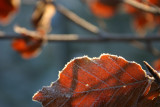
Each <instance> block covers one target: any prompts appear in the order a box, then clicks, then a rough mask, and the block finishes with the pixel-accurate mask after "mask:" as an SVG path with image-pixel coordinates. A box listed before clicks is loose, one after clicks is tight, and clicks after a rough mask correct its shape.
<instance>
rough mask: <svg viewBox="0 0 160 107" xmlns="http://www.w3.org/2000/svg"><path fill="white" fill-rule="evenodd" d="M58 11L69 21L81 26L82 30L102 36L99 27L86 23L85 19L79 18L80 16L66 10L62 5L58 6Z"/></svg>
mask: <svg viewBox="0 0 160 107" xmlns="http://www.w3.org/2000/svg"><path fill="white" fill-rule="evenodd" d="M56 9H57V10H58V11H59V12H60V13H61V14H63V15H64V16H66V17H67V18H68V19H70V20H71V21H73V22H74V23H76V24H77V25H79V26H81V27H82V28H84V29H86V30H88V31H90V32H91V33H94V34H100V29H99V28H98V27H97V26H95V25H93V24H91V23H89V22H88V21H86V20H85V19H83V18H81V17H79V16H78V15H76V14H75V13H73V12H72V11H70V10H69V9H67V8H65V7H64V6H62V5H60V4H56Z"/></svg>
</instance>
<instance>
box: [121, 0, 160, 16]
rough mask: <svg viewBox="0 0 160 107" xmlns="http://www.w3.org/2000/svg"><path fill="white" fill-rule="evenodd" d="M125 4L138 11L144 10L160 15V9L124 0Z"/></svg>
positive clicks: (134, 0)
mask: <svg viewBox="0 0 160 107" xmlns="http://www.w3.org/2000/svg"><path fill="white" fill-rule="evenodd" d="M122 1H123V2H124V3H127V4H129V5H131V6H133V7H135V8H137V9H140V10H143V11H145V12H149V13H153V14H156V15H160V8H158V7H154V6H148V5H146V4H143V3H140V2H138V1H136V0H122Z"/></svg>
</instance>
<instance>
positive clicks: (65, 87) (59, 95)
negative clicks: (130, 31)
mask: <svg viewBox="0 0 160 107" xmlns="http://www.w3.org/2000/svg"><path fill="white" fill-rule="evenodd" d="M152 82H153V79H151V78H150V77H149V76H148V75H147V74H146V73H145V71H144V70H143V69H142V68H141V66H140V65H138V64H137V63H135V62H128V61H126V60H125V59H124V58H122V57H118V56H114V55H110V54H102V55H101V56H100V57H99V58H92V59H91V58H88V57H87V56H84V57H80V58H76V59H73V60H72V61H71V62H69V63H68V64H67V65H66V66H65V68H64V69H63V70H62V71H61V72H60V73H59V79H58V80H57V81H55V82H54V83H52V84H51V86H48V87H43V89H42V90H41V91H38V92H37V93H36V94H35V95H34V96H33V100H36V101H39V102H42V105H43V106H44V107H60V106H61V107H62V106H63V107H75V106H77V107H91V106H94V107H101V106H103V107H119V106H125V107H131V106H139V105H140V106H139V107H142V105H141V104H139V100H141V99H142V98H143V97H144V96H147V95H148V93H149V91H150V88H151V84H152Z"/></svg>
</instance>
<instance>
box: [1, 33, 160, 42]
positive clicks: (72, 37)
mask: <svg viewBox="0 0 160 107" xmlns="http://www.w3.org/2000/svg"><path fill="white" fill-rule="evenodd" d="M81 36H82V35H78V34H49V35H47V36H46V38H45V39H46V40H48V41H49V42H109V41H110V42H131V41H135V40H136V41H141V42H148V41H152V42H155V41H160V37H159V36H154V37H146V38H142V37H114V36H112V35H110V37H88V36H89V35H86V38H81ZM119 36H120V35H119ZM15 38H26V37H23V36H19V35H0V40H9V39H15Z"/></svg>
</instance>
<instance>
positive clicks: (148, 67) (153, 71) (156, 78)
mask: <svg viewBox="0 0 160 107" xmlns="http://www.w3.org/2000/svg"><path fill="white" fill-rule="evenodd" d="M143 62H144V64H145V65H146V67H147V69H148V71H149V72H150V73H151V74H152V76H153V77H154V78H155V81H156V82H157V83H158V84H159V85H160V75H159V74H158V72H157V71H156V70H154V69H153V68H152V67H151V66H150V65H149V64H148V63H147V62H146V61H143Z"/></svg>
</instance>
